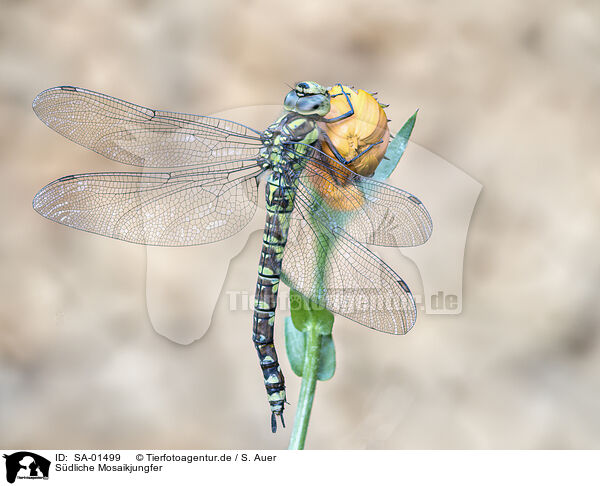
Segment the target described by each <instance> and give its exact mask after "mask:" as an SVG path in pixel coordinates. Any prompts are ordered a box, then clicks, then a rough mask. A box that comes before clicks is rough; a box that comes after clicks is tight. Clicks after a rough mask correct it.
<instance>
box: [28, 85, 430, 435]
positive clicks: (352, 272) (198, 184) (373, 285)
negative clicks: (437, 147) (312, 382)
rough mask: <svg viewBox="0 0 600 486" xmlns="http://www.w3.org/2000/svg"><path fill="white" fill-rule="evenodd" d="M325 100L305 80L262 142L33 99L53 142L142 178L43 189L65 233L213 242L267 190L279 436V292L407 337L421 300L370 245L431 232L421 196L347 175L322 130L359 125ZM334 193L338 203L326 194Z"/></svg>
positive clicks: (203, 126)
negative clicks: (55, 137) (333, 113)
mask: <svg viewBox="0 0 600 486" xmlns="http://www.w3.org/2000/svg"><path fill="white" fill-rule="evenodd" d="M338 86H340V87H341V85H338ZM329 91H330V88H327V87H324V86H321V85H320V84H318V83H315V82H312V81H306V82H301V83H297V84H296V85H295V86H294V87H293V89H292V90H291V91H290V92H289V93H287V95H286V97H285V99H284V103H283V110H282V114H281V116H279V118H277V119H276V120H275V121H274V122H273V123H272V124H271V125H269V126H268V127H267V128H266V129H265V130H263V131H258V130H255V129H253V128H250V127H248V126H245V125H243V124H241V123H237V122H234V121H230V120H225V119H221V118H216V117H210V116H200V115H191V114H183V113H176V112H169V111H161V110H156V109H150V108H145V107H143V106H139V105H136V104H133V103H130V102H126V101H123V100H120V99H117V98H113V97H111V96H107V95H105V94H101V93H97V92H94V91H90V90H87V89H83V88H77V87H73V86H59V87H55V88H50V89H47V90H45V91H43V92H42V93H40V94H39V95H38V96H37V97H36V98H35V100H34V101H33V109H34V111H35V113H36V115H37V116H38V117H39V118H40V119H41V120H42V121H43V122H44V123H45V124H46V125H47V126H48V127H50V128H52V129H53V130H55V131H56V132H58V133H59V134H61V135H63V136H64V137H66V138H68V139H69V140H72V141H74V142H76V143H78V144H80V145H82V146H84V147H87V148H88V149H91V150H93V151H95V152H97V153H99V154H101V155H103V156H105V157H107V158H108V159H112V160H114V161H117V162H120V163H123V164H127V165H130V166H134V167H137V170H136V169H133V170H132V171H129V172H99V173H84V174H77V175H68V176H65V177H61V178H59V179H57V180H55V181H54V182H51V183H50V184H48V185H46V186H45V187H44V188H42V189H41V190H40V191H39V192H38V193H37V194H36V195H35V197H34V200H33V207H34V209H35V210H36V211H37V212H38V213H39V214H41V215H42V216H44V217H46V218H48V219H50V220H52V221H55V222H58V223H61V224H63V225H66V226H69V227H72V228H76V229H79V230H83V231H88V232H91V233H96V234H99V235H102V236H106V237H110V238H115V239H118V240H124V241H128V242H133V243H138V244H142V245H157V246H175V247H177V246H189V245H204V244H210V243H214V242H217V241H220V240H224V239H226V238H228V237H230V236H232V235H234V234H236V233H238V232H239V231H241V230H242V229H243V228H244V227H245V226H246V225H247V224H248V223H249V221H250V220H251V219H252V218H253V216H254V214H255V212H256V211H257V208H258V207H259V202H258V195H259V186H260V183H261V181H265V179H266V183H265V205H264V206H265V209H266V221H265V229H264V234H263V241H262V249H261V253H260V258H259V265H258V277H257V284H256V294H255V302H254V313H253V333H252V340H253V342H254V345H255V348H256V351H257V353H258V357H259V363H260V367H261V369H262V375H263V379H264V385H265V388H266V391H267V396H268V402H269V406H270V411H271V429H272V431H273V432H275V431H276V430H277V417H279V419H280V421H281V423H282V425H283V426H285V423H284V419H283V411H284V405H285V403H286V395H285V381H284V376H283V373H282V371H281V367H280V364H279V359H278V356H277V352H276V349H275V346H274V342H273V334H274V324H275V310H276V306H277V296H278V289H279V284H280V282H281V281H283V282H284V283H285V284H286V285H288V286H289V287H290V288H293V289H295V290H297V291H298V292H300V293H301V294H303V295H304V296H306V297H308V298H309V299H310V300H312V301H313V302H315V303H317V304H320V305H322V306H324V307H325V308H327V309H329V310H330V311H332V312H334V313H337V314H340V315H342V316H345V317H347V318H349V319H351V320H353V321H356V322H358V323H360V324H362V325H364V326H366V327H369V328H371V329H375V330H377V331H381V332H385V333H390V334H405V333H406V332H408V331H409V330H410V329H411V328H412V327H413V325H414V323H415V320H416V313H417V311H416V305H415V301H414V298H413V296H412V294H411V291H410V289H409V287H408V286H407V284H406V283H405V282H404V280H403V279H402V278H401V277H400V276H399V275H398V274H397V273H396V272H395V271H394V270H393V269H392V268H391V267H390V266H388V265H387V264H386V263H385V262H383V261H382V260H381V259H380V258H379V257H377V256H376V255H375V254H374V253H373V252H372V251H371V250H370V249H369V248H368V245H381V246H393V247H409V246H416V245H421V244H423V243H425V242H426V241H427V240H428V238H429V236H430V235H431V233H432V220H431V217H430V215H429V213H428V212H427V209H426V208H425V206H424V205H423V203H422V202H421V201H420V200H419V199H418V198H417V197H415V196H414V195H412V194H410V193H408V192H406V191H403V190H401V189H398V188H396V187H394V186H391V185H388V184H386V183H384V182H381V181H378V180H376V179H373V178H370V177H365V176H361V175H360V174H358V173H356V172H353V171H352V170H351V169H349V164H350V163H351V162H352V160H354V158H353V159H351V160H346V159H344V157H343V156H341V155H340V153H339V152H338V151H337V150H336V148H335V147H333V146H331V140H329V139H328V137H327V136H326V134H325V131H324V130H323V125H322V124H323V123H336V122H338V121H340V120H343V119H347V118H348V117H350V116H357V115H358V114H357V113H355V110H354V107H353V106H352V103H351V101H350V98H349V97H348V95H347V94H346V93H345V92H344V90H343V89H342V90H341V93H342V94H344V95H345V96H346V99H347V102H348V107H349V109H348V111H347V112H346V113H344V114H342V115H340V116H338V117H335V118H327V116H326V115H327V114H328V112H329V110H330V105H331V95H330V93H329ZM325 144H328V145H329V147H330V149H332V150H331V151H330V152H329V153H330V154H331V153H332V154H333V156H331V155H327V154H326V153H325V152H324V151H323V148H324V145H325ZM373 145H376V143H375V144H372V145H371V146H369V147H368V148H367V149H366V150H369V149H371V148H372V146H373ZM366 150H365V151H366ZM332 189H334V190H335V192H336V195H337V196H336V201H338V204H329V203H328V201H327V199H326V198H325V197H324V196H323V194H327V192H328V191H331V190H332ZM339 201H342V202H343V205H342V206H343V209H342V208H341V207H340V205H339ZM365 303H366V305H365ZM381 303H384V305H381Z"/></svg>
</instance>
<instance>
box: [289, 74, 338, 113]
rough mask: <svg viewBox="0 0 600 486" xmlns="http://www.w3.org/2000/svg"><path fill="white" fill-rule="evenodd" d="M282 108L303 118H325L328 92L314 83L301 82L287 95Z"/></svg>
mask: <svg viewBox="0 0 600 486" xmlns="http://www.w3.org/2000/svg"><path fill="white" fill-rule="evenodd" d="M283 106H284V107H285V109H286V110H288V111H295V112H296V113H299V114H301V115H305V116H325V115H326V114H327V113H329V108H330V101H329V92H328V91H327V88H325V87H324V86H321V85H320V84H317V83H315V82H314V81H303V82H301V83H298V84H296V86H294V89H293V90H292V91H290V92H289V93H288V94H287V96H286V97H285V101H284V102H283Z"/></svg>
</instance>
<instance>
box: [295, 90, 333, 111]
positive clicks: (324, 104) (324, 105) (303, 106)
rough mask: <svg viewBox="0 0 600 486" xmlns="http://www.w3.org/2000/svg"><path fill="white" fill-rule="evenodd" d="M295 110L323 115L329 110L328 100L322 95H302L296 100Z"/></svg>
mask: <svg viewBox="0 0 600 486" xmlns="http://www.w3.org/2000/svg"><path fill="white" fill-rule="evenodd" d="M296 111H297V112H298V113H300V114H302V115H320V116H324V115H326V114H327V113H328V112H329V100H328V99H327V97H326V96H323V95H312V96H303V97H301V98H298V101H297V102H296Z"/></svg>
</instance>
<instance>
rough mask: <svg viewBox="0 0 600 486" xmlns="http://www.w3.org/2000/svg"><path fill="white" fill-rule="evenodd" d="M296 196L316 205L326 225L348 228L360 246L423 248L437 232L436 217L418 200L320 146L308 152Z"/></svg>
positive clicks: (317, 213)
mask: <svg viewBox="0 0 600 486" xmlns="http://www.w3.org/2000/svg"><path fill="white" fill-rule="evenodd" d="M297 194H298V196H297V197H300V198H302V199H304V200H305V202H307V203H310V204H312V205H313V209H312V211H313V213H315V214H316V215H317V216H318V218H319V219H320V220H321V221H322V222H323V224H325V225H326V226H328V227H333V228H335V227H343V228H344V230H345V231H346V232H347V233H348V234H349V235H351V236H352V237H353V238H355V239H356V240H357V241H359V242H361V243H365V244H371V245H380V246H394V247H405V246H418V245H422V244H423V243H425V242H426V241H427V240H428V239H429V237H430V236H431V232H432V230H433V223H432V221H431V216H430V215H429V213H428V212H427V209H426V208H425V206H424V205H423V203H422V202H421V201H420V200H419V199H418V198H416V197H415V196H413V195H412V194H410V193H408V192H406V191H403V190H401V189H398V188H396V187H394V186H391V185H389V184H385V183H383V182H380V181H377V180H374V179H370V178H368V177H363V176H361V175H359V174H356V173H355V172H352V171H350V170H349V169H347V168H345V167H343V166H342V165H341V164H340V163H339V162H338V161H337V160H335V159H333V158H331V157H329V156H327V155H326V154H324V153H323V152H322V151H320V150H319V149H317V148H312V147H311V148H310V149H309V151H308V154H307V156H306V164H305V166H304V168H303V170H302V173H301V174H300V175H299V187H298V191H297Z"/></svg>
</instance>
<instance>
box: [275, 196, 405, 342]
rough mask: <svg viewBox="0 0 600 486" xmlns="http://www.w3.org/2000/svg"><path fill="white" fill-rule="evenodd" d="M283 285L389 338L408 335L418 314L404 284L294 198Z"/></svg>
mask: <svg viewBox="0 0 600 486" xmlns="http://www.w3.org/2000/svg"><path fill="white" fill-rule="evenodd" d="M294 212H297V215H296V217H292V218H290V230H289V234H288V242H287V244H286V247H285V253H284V257H283V267H282V280H283V281H284V282H285V283H286V284H287V285H288V286H290V287H292V288H294V289H296V290H298V291H299V292H301V293H302V294H303V295H305V296H307V297H309V298H310V299H311V300H313V301H314V302H317V303H319V304H321V305H323V306H325V307H326V308H327V309H329V310H330V311H332V312H335V313H336V314H340V315H342V316H345V317H347V318H349V319H352V320H354V321H356V322H358V323H360V324H362V325H364V326H367V327H370V328H372V329H376V330H378V331H382V332H386V333H390V334H405V333H406V332H408V331H409V330H410V329H411V328H412V326H413V325H414V323H415V320H416V315H417V310H416V306H415V302H414V299H413V297H412V294H411V293H410V290H409V288H408V286H407V285H406V283H405V282H404V280H402V279H401V278H400V277H399V276H398V275H397V274H396V273H395V272H394V271H393V270H392V269H391V268H390V267H389V266H388V265H386V264H385V263H384V262H383V261H382V260H381V259H379V258H378V257H377V256H375V255H374V254H373V253H372V252H371V251H369V250H368V249H367V248H366V247H365V246H363V245H361V244H360V243H358V242H356V241H354V240H353V239H352V238H351V237H350V236H349V235H348V233H346V232H345V231H344V230H343V229H341V228H334V227H332V226H331V225H330V224H327V223H326V222H324V221H322V220H321V219H320V218H319V217H318V216H317V215H316V214H315V213H311V211H310V207H309V206H308V205H307V203H306V201H304V200H303V198H300V199H299V198H296V203H295V208H294Z"/></svg>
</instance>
